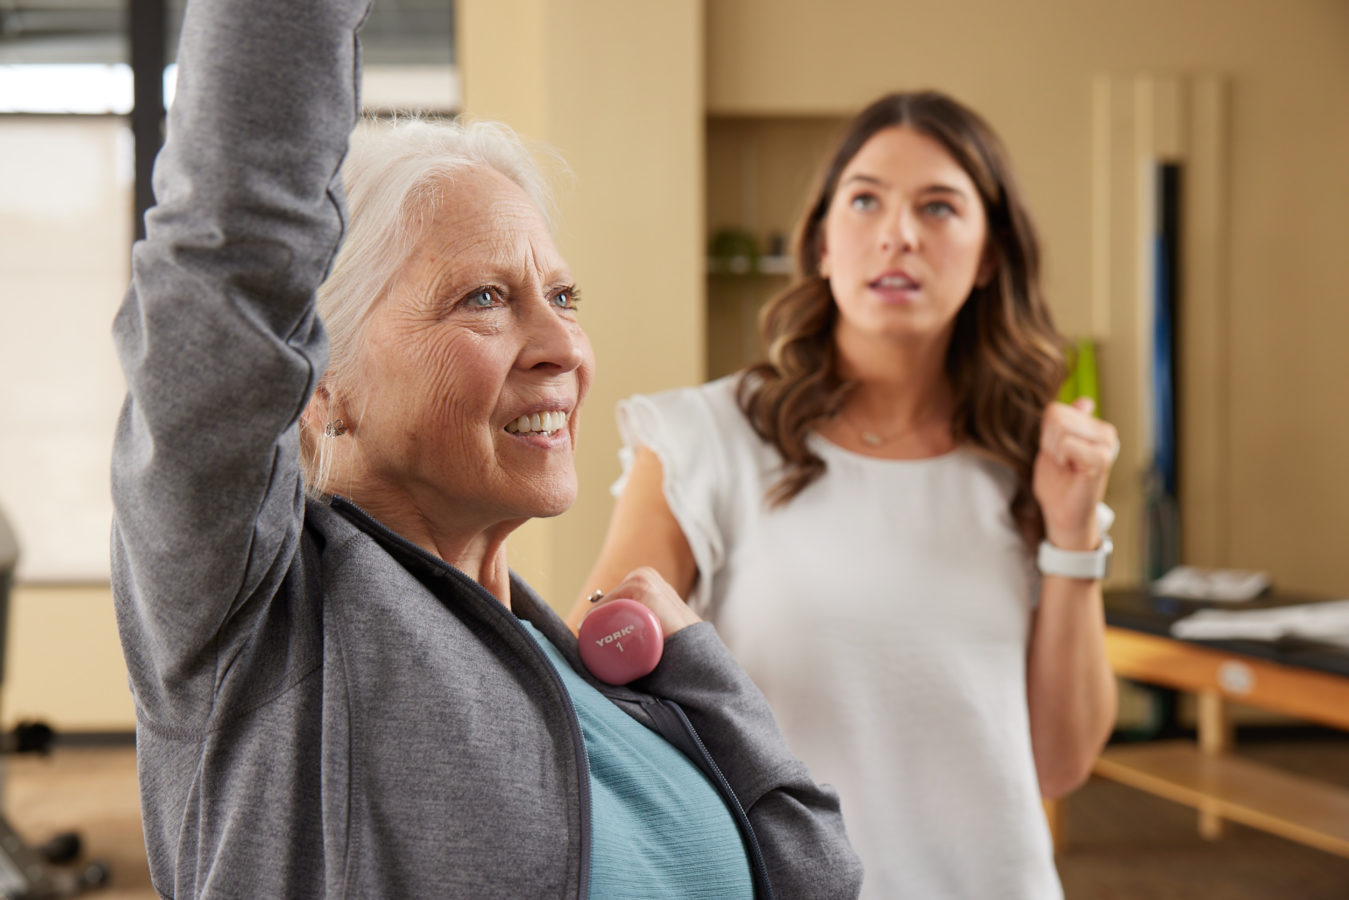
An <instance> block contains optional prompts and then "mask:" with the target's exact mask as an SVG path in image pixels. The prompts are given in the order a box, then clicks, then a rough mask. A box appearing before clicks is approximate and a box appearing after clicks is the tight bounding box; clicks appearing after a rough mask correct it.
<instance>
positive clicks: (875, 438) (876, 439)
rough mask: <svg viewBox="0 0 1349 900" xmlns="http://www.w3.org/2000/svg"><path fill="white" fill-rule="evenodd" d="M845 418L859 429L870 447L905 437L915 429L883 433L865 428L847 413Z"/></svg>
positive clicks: (864, 441)
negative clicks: (888, 433)
mask: <svg viewBox="0 0 1349 900" xmlns="http://www.w3.org/2000/svg"><path fill="white" fill-rule="evenodd" d="M844 419H845V420H847V422H848V424H849V425H851V426H852V427H853V428H856V429H857V434H858V436H859V437H860V438H861V439H862V443H864V444H866V445H867V446H868V447H883V446H885V445H886V444H888V443H890V442H891V441H893V440H895V439H897V438H901V437H904V436H905V435H907V434H909V433H911V432H912V431H913V430H914V429H907V430H905V431H899V432H896V433H895V434H891V435H881V434H879V433H877V432H875V431H872V430H871V429H870V428H865V427H863V426H862V425H859V424H858V423H857V422H856V420H854V419H852V418H851V417H849V416H848V415H846V414H845V415H844Z"/></svg>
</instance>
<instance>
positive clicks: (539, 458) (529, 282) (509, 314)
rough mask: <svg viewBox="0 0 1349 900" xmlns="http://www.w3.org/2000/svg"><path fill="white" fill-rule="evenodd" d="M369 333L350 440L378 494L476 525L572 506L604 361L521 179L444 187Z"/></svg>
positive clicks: (469, 178)
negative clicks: (591, 391) (587, 403)
mask: <svg viewBox="0 0 1349 900" xmlns="http://www.w3.org/2000/svg"><path fill="white" fill-rule="evenodd" d="M366 338H367V344H366V350H365V355H364V360H363V362H364V365H363V369H364V372H363V377H362V382H363V384H364V394H363V396H362V397H361V398H360V399H361V402H359V404H358V410H357V412H358V415H357V416H356V419H355V421H356V423H357V424H356V427H355V429H354V437H356V439H357V440H356V444H357V446H358V447H359V454H360V456H361V458H362V466H361V468H362V469H363V471H364V475H365V476H366V478H365V479H363V480H366V479H368V480H369V482H370V486H371V487H373V488H374V489H376V490H379V491H380V492H382V493H383V494H384V495H385V496H384V497H383V498H381V500H382V502H384V503H388V502H390V500H392V502H393V503H406V504H410V506H411V508H412V509H411V510H409V511H415V512H418V513H420V514H423V515H426V516H429V517H431V518H434V519H438V520H440V522H441V524H442V525H443V524H452V525H459V526H462V527H464V528H467V529H473V528H479V527H489V526H491V525H494V524H497V523H500V522H506V521H514V520H518V519H525V518H531V517H535V516H552V515H557V514H559V513H561V512H563V511H564V510H566V509H567V508H568V507H569V506H570V505H571V503H572V501H573V500H574V499H575V496H576V470H575V466H574V463H573V451H574V449H575V446H576V430H577V423H578V415H577V412H578V410H579V408H580V405H581V401H582V400H583V399H584V397H585V394H586V391H587V389H588V388H589V386H590V380H591V376H592V374H593V370H594V358H593V356H592V353H591V349H590V342H589V340H588V339H587V338H586V335H585V332H584V331H582V330H581V326H580V324H579V323H578V322H577V318H576V293H575V287H574V285H573V283H572V278H571V273H570V272H569V270H568V269H567V264H566V263H565V262H564V261H563V260H562V257H561V256H560V255H559V253H558V251H557V248H556V247H555V246H554V245H553V240H552V237H551V236H550V234H549V231H548V226H547V224H546V223H545V221H544V219H543V217H542V215H541V214H540V212H539V210H538V209H537V207H535V205H534V204H533V202H532V201H531V200H530V199H529V197H528V195H526V194H525V193H524V191H522V190H521V189H520V188H519V187H518V186H517V185H515V184H514V183H513V182H511V181H510V180H509V179H507V178H506V177H505V176H503V175H501V174H500V173H497V172H495V171H492V170H490V169H473V170H469V171H466V172H462V173H459V174H458V175H456V176H455V178H454V179H453V181H449V182H446V183H445V184H444V185H443V196H442V199H441V202H440V203H439V205H438V208H437V209H436V211H435V214H434V216H432V217H431V218H430V219H429V221H427V222H426V224H425V226H424V228H423V233H422V237H421V240H420V242H419V243H418V244H417V246H416V248H415V249H414V250H413V252H412V254H411V255H410V257H409V258H408V260H407V262H406V263H405V264H404V266H403V268H402V270H401V272H400V273H399V274H398V276H397V277H396V278H395V280H394V283H393V285H392V287H391V290H390V292H389V294H388V296H387V297H385V298H384V300H383V301H382V302H381V303H380V304H379V305H378V306H377V307H376V308H375V309H374V310H373V311H372V313H371V319H370V321H369V323H368V326H367V330H366ZM357 499H360V498H357ZM446 517H450V518H451V519H452V520H453V521H452V522H449V523H447V522H446Z"/></svg>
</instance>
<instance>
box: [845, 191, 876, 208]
mask: <svg viewBox="0 0 1349 900" xmlns="http://www.w3.org/2000/svg"><path fill="white" fill-rule="evenodd" d="M848 205H849V206H851V207H852V208H853V209H855V210H857V211H858V212H870V211H871V210H873V209H875V208H876V207H877V206H878V205H880V201H879V200H877V199H876V195H875V194H858V195H857V196H856V197H853V198H852V200H850V201H848Z"/></svg>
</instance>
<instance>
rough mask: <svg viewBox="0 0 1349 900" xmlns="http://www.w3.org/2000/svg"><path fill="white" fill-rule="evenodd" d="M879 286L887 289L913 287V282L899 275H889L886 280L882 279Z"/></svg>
mask: <svg viewBox="0 0 1349 900" xmlns="http://www.w3.org/2000/svg"><path fill="white" fill-rule="evenodd" d="M879 284H880V286H881V287H887V288H907V287H913V282H912V281H910V280H909V279H907V278H901V277H899V276H898V275H887V276H885V277H884V278H882V279H880V281H879Z"/></svg>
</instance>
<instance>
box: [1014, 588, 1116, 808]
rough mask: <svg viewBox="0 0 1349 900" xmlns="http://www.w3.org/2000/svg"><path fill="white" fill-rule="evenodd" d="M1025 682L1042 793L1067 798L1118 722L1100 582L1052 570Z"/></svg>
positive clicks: (1088, 771) (1042, 596)
mask: <svg viewBox="0 0 1349 900" xmlns="http://www.w3.org/2000/svg"><path fill="white" fill-rule="evenodd" d="M1026 681H1027V690H1028V697H1027V700H1028V703H1029V706H1030V726H1031V743H1032V746H1033V747H1034V749H1035V770H1036V774H1037V775H1038V776H1039V780H1040V793H1041V794H1042V795H1043V796H1045V797H1046V798H1049V799H1054V798H1057V797H1062V796H1064V795H1066V794H1069V793H1071V792H1072V791H1073V790H1075V789H1076V788H1077V787H1079V786H1080V785H1081V784H1082V783H1083V782H1084V781H1086V779H1087V776H1088V775H1090V774H1091V767H1092V764H1093V763H1094V762H1095V760H1096V756H1097V754H1099V753H1100V752H1101V747H1102V746H1103V745H1104V744H1105V741H1106V738H1108V737H1109V736H1110V731H1111V729H1112V728H1113V727H1114V724H1115V707H1116V697H1115V676H1114V674H1113V673H1112V672H1111V669H1110V664H1109V662H1108V661H1107V659H1106V655H1105V613H1104V610H1103V608H1102V602H1101V583H1100V582H1099V581H1087V580H1085V579H1078V578H1064V577H1061V576H1057V575H1047V576H1045V579H1044V586H1043V587H1042V588H1041V591H1040V608H1039V610H1038V611H1037V613H1036V616H1035V627H1034V635H1033V637H1032V638H1031V645H1030V656H1029V660H1028V669H1027V676H1026Z"/></svg>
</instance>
